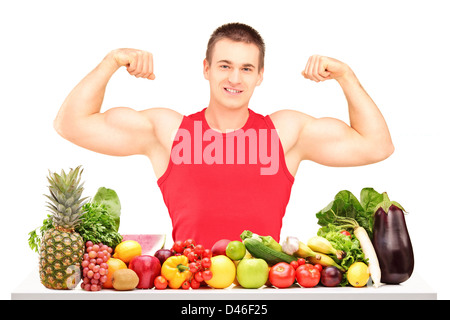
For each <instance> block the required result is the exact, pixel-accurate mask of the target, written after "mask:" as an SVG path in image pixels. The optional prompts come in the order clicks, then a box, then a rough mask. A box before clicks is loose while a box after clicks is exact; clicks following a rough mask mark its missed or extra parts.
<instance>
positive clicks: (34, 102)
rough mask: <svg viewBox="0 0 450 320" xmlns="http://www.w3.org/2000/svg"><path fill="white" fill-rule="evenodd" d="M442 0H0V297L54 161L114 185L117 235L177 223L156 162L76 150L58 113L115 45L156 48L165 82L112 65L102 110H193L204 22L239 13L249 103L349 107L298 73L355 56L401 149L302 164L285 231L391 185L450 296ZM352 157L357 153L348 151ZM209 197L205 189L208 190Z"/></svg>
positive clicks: (337, 93)
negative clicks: (59, 128)
mask: <svg viewBox="0 0 450 320" xmlns="http://www.w3.org/2000/svg"><path fill="white" fill-rule="evenodd" d="M444 2H445V1H314V2H313V1H277V2H276V5H275V4H274V3H275V2H274V1H261V0H260V1H233V0H229V1H226V2H223V1H175V0H172V1H80V0H78V1H14V2H12V1H8V2H6V1H3V2H2V3H1V5H0V30H1V31H0V37H1V42H0V43H1V45H2V49H1V50H0V62H1V69H0V80H1V86H0V88H1V93H0V108H1V109H0V110H1V115H0V121H1V122H0V130H1V132H0V139H1V164H2V165H1V167H0V168H1V169H0V170H1V176H0V180H1V184H0V188H1V190H0V197H1V198H0V199H1V214H2V219H1V224H0V228H1V230H0V231H1V232H0V235H1V244H0V246H1V248H2V250H1V253H2V254H1V264H0V268H1V271H2V272H0V274H1V275H2V281H1V284H0V298H3V299H10V293H11V291H12V290H13V289H14V288H15V287H16V286H17V285H18V284H19V283H20V282H21V281H22V280H23V279H24V278H25V277H26V276H27V275H28V274H29V273H30V272H37V258H38V256H37V254H36V253H34V252H32V251H31V250H30V249H29V248H28V244H27V239H28V232H29V231H31V230H33V229H34V228H36V227H39V226H41V223H42V220H43V219H44V218H45V217H46V214H47V212H46V208H45V200H46V198H45V197H44V196H43V194H44V193H47V181H46V176H47V173H48V171H47V170H48V169H50V170H52V171H60V170H61V169H68V168H70V167H75V166H77V165H79V164H82V165H83V167H84V173H83V179H84V180H85V182H86V183H85V195H88V196H92V195H94V194H95V192H96V190H97V188H99V187H101V186H106V187H108V188H112V189H114V190H116V191H117V193H118V195H119V197H120V200H121V202H122V216H121V227H120V231H121V232H122V233H166V234H167V235H168V237H169V238H170V234H171V224H170V220H169V218H168V214H167V209H166V207H165V206H164V203H163V200H162V196H161V193H160V190H159V189H158V187H157V184H156V178H155V176H154V174H153V171H152V168H151V165H150V162H149V161H148V160H147V159H146V158H144V157H139V156H132V157H123V158H120V157H110V156H105V155H101V154H97V153H94V152H91V151H87V150H84V149H82V148H79V147H77V146H75V145H73V144H71V143H70V142H68V141H66V140H64V139H62V138H61V137H59V136H58V135H57V133H56V132H55V131H54V129H53V127H52V121H53V119H54V117H55V115H56V113H57V111H58V109H59V107H60V106H61V104H62V102H63V100H64V98H65V97H66V96H67V94H68V93H69V92H70V90H71V89H72V88H73V87H74V86H75V85H76V84H77V83H78V81H80V80H81V79H82V78H83V77H84V76H85V75H86V74H87V73H88V72H89V71H90V70H92V69H93V68H94V67H95V66H96V65H97V64H98V63H99V62H100V61H101V59H102V58H103V57H104V56H105V55H106V54H107V53H108V52H109V51H110V50H112V49H115V48H119V47H134V48H139V49H144V50H148V51H151V52H152V53H153V54H154V63H155V74H156V80H155V81H153V82H152V81H149V80H144V79H136V78H134V77H131V76H129V75H128V73H127V72H126V71H125V70H124V69H123V70H119V71H118V72H117V73H116V74H115V75H114V76H113V78H112V80H111V82H110V83H109V85H108V87H107V92H106V97H105V100H104V107H103V110H106V109H107V108H111V107H116V106H127V107H132V108H135V109H139V110H141V109H146V108H150V107H167V108H172V109H175V110H177V111H178V112H180V113H183V114H191V113H193V112H196V111H199V110H201V109H202V108H204V107H206V105H207V103H208V94H209V87H208V82H207V81H206V80H204V78H203V74H202V60H203V58H204V53H205V50H206V43H207V40H208V37H209V35H210V34H211V33H212V31H213V30H214V29H215V28H216V27H218V26H219V25H221V24H223V23H227V22H236V21H237V22H244V23H247V24H249V25H251V26H253V27H254V28H255V29H257V30H258V31H259V32H260V33H261V34H262V36H263V37H264V39H265V41H266V46H267V56H266V68H265V74H264V75H265V78H264V81H263V83H262V85H261V86H260V87H259V88H257V90H256V91H255V94H254V97H253V99H252V101H251V105H250V108H252V109H253V110H254V111H256V112H258V113H261V114H264V115H265V114H269V113H271V112H273V111H276V110H279V109H284V108H290V109H297V110H300V111H303V112H305V113H308V114H310V115H313V116H316V117H322V116H331V117H337V118H339V119H342V120H344V121H348V113H347V105H346V101H345V98H344V96H343V94H342V92H341V90H340V88H339V86H338V84H337V83H336V82H334V81H329V82H325V83H320V84H317V83H314V82H311V81H308V80H304V79H303V77H302V76H301V75H300V72H301V71H302V70H303V68H304V66H305V64H306V61H307V59H308V57H309V56H310V55H312V54H322V55H328V56H331V57H334V58H337V59H339V60H342V61H344V62H346V63H347V64H349V65H350V67H352V69H353V70H354V71H355V73H356V75H357V76H358V78H359V79H360V81H361V83H362V85H363V86H364V88H365V89H366V90H367V91H368V93H369V94H370V95H371V97H372V98H373V99H374V101H375V102H376V103H377V105H378V106H379V108H380V109H381V111H382V113H383V115H384V116H385V118H386V121H387V123H388V125H389V128H390V130H391V135H392V138H393V141H394V144H395V147H396V150H395V153H394V154H393V155H392V156H391V157H390V158H389V159H387V160H385V161H383V162H381V163H378V164H374V165H370V166H364V167H357V168H328V167H324V166H320V165H317V164H314V163H302V164H301V166H300V169H299V172H298V174H297V176H296V181H295V184H294V187H293V190H292V195H291V201H290V203H289V205H288V207H287V212H286V215H285V218H284V221H283V222H284V226H283V229H282V238H283V237H285V236H286V235H295V236H297V237H299V238H300V239H301V240H303V241H306V240H307V239H308V237H309V236H311V235H314V234H315V232H316V231H317V229H318V225H317V224H316V223H317V219H316V218H315V213H316V212H317V211H319V210H320V209H322V208H323V207H324V206H326V205H327V204H328V203H329V201H331V200H332V199H333V197H334V195H335V194H336V193H337V192H338V191H340V190H342V189H348V190H350V191H352V192H353V193H354V194H355V195H357V196H358V197H359V192H360V190H361V189H362V188H363V187H374V188H375V189H376V190H377V191H379V192H382V191H387V192H388V193H389V195H390V197H391V199H392V200H396V201H398V202H400V203H401V204H402V205H403V206H404V207H405V208H406V209H407V210H408V211H409V215H408V216H407V217H406V220H407V224H408V228H409V232H410V236H411V239H412V242H413V246H414V251H415V258H416V264H415V272H417V273H418V274H420V275H421V276H422V277H423V278H424V279H425V280H426V281H427V282H428V283H429V284H430V285H431V286H432V287H433V288H435V289H436V290H437V292H438V298H440V299H448V298H449V297H450V293H449V292H450V290H449V289H448V285H449V281H448V272H447V271H446V268H448V264H449V258H448V250H447V246H448V230H449V224H450V220H449V215H450V212H449V210H448V204H447V203H448V200H447V199H448V191H449V187H448V182H449V178H450V177H449V172H448V167H447V166H446V165H447V164H448V163H449V161H448V160H449V156H448V152H447V149H448V138H449V136H450V135H449V125H448V116H449V114H450V113H449V99H448V93H447V92H448V87H449V80H448V75H449V73H450V68H449V63H448V57H449V56H450V50H449V46H448V44H447V43H448V31H449V30H450V28H449V27H450V23H449V21H448V10H446V8H445V4H444ZM349 156H351V155H349ZM205 196H207V195H205Z"/></svg>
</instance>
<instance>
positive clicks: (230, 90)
mask: <svg viewBox="0 0 450 320" xmlns="http://www.w3.org/2000/svg"><path fill="white" fill-rule="evenodd" d="M225 90H227V91H228V92H232V93H239V92H241V91H239V90H234V89H228V88H225Z"/></svg>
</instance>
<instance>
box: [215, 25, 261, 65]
mask: <svg viewBox="0 0 450 320" xmlns="http://www.w3.org/2000/svg"><path fill="white" fill-rule="evenodd" d="M222 39H229V40H232V41H236V42H245V43H249V44H254V45H256V46H257V47H258V49H259V65H258V68H259V70H261V69H262V68H264V55H265V51H266V45H265V44H264V40H263V38H262V37H261V35H260V34H259V32H258V31H256V30H255V29H253V28H252V27H250V26H248V25H246V24H243V23H237V22H234V23H227V24H224V25H222V26H220V27H218V28H217V29H216V30H215V31H214V32H213V33H212V35H211V37H210V38H209V41H208V48H207V49H206V60H207V61H208V62H209V63H210V64H211V57H212V51H213V49H214V46H215V44H216V43H217V42H218V41H219V40H222Z"/></svg>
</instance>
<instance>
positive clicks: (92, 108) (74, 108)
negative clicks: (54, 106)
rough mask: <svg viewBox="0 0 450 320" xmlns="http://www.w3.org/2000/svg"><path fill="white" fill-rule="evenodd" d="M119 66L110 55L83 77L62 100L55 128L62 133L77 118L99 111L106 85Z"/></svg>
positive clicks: (76, 120)
mask: <svg viewBox="0 0 450 320" xmlns="http://www.w3.org/2000/svg"><path fill="white" fill-rule="evenodd" d="M118 68H119V66H118V65H117V64H116V63H115V61H114V59H112V58H111V55H107V56H106V57H105V58H104V59H103V60H102V62H100V64H99V65H98V66H97V67H96V68H95V69H94V70H92V71H91V72H90V73H89V74H88V75H87V76H86V77H84V78H83V79H82V80H81V81H80V82H79V83H78V84H77V85H76V86H75V88H74V89H73V90H72V91H71V92H70V93H69V95H68V96H67V98H66V99H65V100H64V102H63V104H62V106H61V108H60V110H59V112H58V114H57V116H56V118H55V121H54V126H55V129H56V130H57V131H58V132H59V133H60V134H62V132H63V131H64V130H66V129H67V130H69V128H68V126H69V125H71V124H72V125H73V124H74V125H76V124H77V122H78V121H79V120H83V119H84V118H86V117H88V116H90V115H93V114H96V113H99V112H100V109H101V106H102V103H103V98H104V95H105V90H106V86H107V84H108V82H109V80H110V79H111V76H112V75H113V74H114V73H115V72H116V71H117V69H118Z"/></svg>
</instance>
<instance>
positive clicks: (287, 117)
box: [269, 109, 313, 129]
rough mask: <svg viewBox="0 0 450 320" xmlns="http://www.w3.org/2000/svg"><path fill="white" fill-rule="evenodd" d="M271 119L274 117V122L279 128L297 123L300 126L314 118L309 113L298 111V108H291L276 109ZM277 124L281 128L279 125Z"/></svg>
mask: <svg viewBox="0 0 450 320" xmlns="http://www.w3.org/2000/svg"><path fill="white" fill-rule="evenodd" d="M269 116H270V119H272V121H273V123H274V124H275V127H276V128H277V129H282V127H284V126H286V125H296V126H300V125H302V124H305V123H307V122H308V121H310V120H311V119H313V118H312V117H311V116H309V115H307V114H306V113H303V112H300V111H297V110H290V109H283V110H279V111H275V112H274V113H272V114H270V115H269ZM277 124H278V126H279V128H278V127H277Z"/></svg>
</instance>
